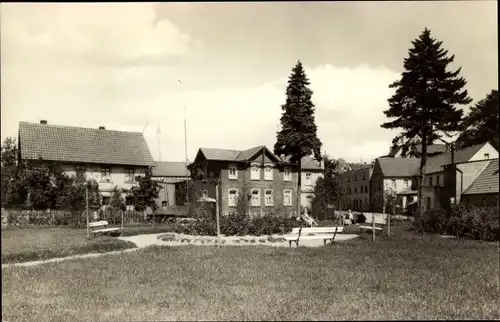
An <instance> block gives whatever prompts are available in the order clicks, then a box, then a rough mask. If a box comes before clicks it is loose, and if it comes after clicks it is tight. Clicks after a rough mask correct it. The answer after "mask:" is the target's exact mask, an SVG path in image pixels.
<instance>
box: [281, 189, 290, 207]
mask: <svg viewBox="0 0 500 322" xmlns="http://www.w3.org/2000/svg"><path fill="white" fill-rule="evenodd" d="M291 205H292V190H283V206H291Z"/></svg>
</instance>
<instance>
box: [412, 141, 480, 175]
mask: <svg viewBox="0 0 500 322" xmlns="http://www.w3.org/2000/svg"><path fill="white" fill-rule="evenodd" d="M483 145H484V143H482V144H477V145H472V146H470V147H467V148H465V149H462V150H456V151H455V163H461V162H467V161H470V159H471V158H472V157H473V156H474V154H476V153H477V151H479V149H481V148H482V147H483ZM419 160H420V159H419ZM450 163H451V152H448V153H443V154H439V155H436V156H433V157H429V158H428V159H427V164H426V166H425V172H426V173H435V172H441V171H443V170H444V169H443V166H444V165H447V164H450Z"/></svg>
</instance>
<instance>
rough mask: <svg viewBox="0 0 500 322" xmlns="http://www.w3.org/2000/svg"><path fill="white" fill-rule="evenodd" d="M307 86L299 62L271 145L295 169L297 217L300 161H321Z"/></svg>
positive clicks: (294, 69) (289, 82)
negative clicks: (311, 157) (313, 159)
mask: <svg viewBox="0 0 500 322" xmlns="http://www.w3.org/2000/svg"><path fill="white" fill-rule="evenodd" d="M309 85H310V83H309V79H308V78H307V76H306V73H305V72H304V68H303V67H302V63H301V62H300V61H298V62H297V64H296V65H295V67H294V68H293V69H292V73H291V75H290V77H289V79H288V87H287V89H286V101H285V104H283V105H282V106H281V109H282V110H283V114H282V116H281V130H280V131H279V132H278V133H277V138H276V143H275V145H274V153H275V154H277V155H279V156H282V155H284V156H285V157H287V158H288V160H289V161H290V162H292V163H295V164H296V165H297V166H298V182H297V184H298V187H297V216H300V214H301V208H300V192H301V191H300V187H301V175H302V171H301V160H302V158H303V157H305V156H310V155H312V154H314V157H315V159H316V160H318V161H321V153H320V150H321V141H320V140H319V139H318V136H317V134H316V131H317V127H316V124H315V121H314V104H313V102H312V101H311V97H312V94H313V92H312V90H310V89H309V87H308V86H309Z"/></svg>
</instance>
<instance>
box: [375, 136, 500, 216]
mask: <svg viewBox="0 0 500 322" xmlns="http://www.w3.org/2000/svg"><path fill="white" fill-rule="evenodd" d="M452 157H453V164H452ZM492 158H498V151H497V150H496V149H495V148H494V147H493V146H492V145H491V144H490V143H482V144H477V145H473V146H470V147H467V148H465V149H461V150H457V151H454V153H453V155H452V153H451V152H446V153H438V154H435V155H434V156H431V157H429V158H427V164H426V167H425V177H424V181H423V189H422V198H423V202H424V209H430V208H445V207H448V206H449V204H450V198H451V197H453V198H454V200H455V201H454V202H455V203H457V204H458V203H460V199H461V195H462V192H463V191H465V190H466V189H467V188H468V187H469V186H470V184H471V183H472V181H473V179H474V178H476V177H477V176H478V175H479V173H480V172H481V171H482V170H483V169H484V167H485V166H486V164H488V163H489V160H490V159H492ZM450 166H453V169H454V170H453V169H450ZM450 171H451V172H450ZM453 172H456V173H455V175H453V174H450V173H453ZM419 173H420V159H419V158H379V159H377V162H376V166H375V168H374V172H373V175H372V183H371V186H372V197H373V200H372V206H373V210H375V211H380V210H381V209H382V208H383V207H382V206H383V204H382V203H381V200H382V199H381V198H382V196H383V195H382V191H389V190H393V191H394V192H395V193H396V195H397V202H398V205H399V206H400V209H401V210H402V211H404V210H405V209H406V208H407V206H408V205H409V204H410V203H415V202H416V201H417V192H418V191H417V178H418V176H419ZM381 180H382V181H383V183H381ZM412 181H413V183H414V184H413V185H412ZM457 186H459V188H456V187H457ZM382 187H383V189H382Z"/></svg>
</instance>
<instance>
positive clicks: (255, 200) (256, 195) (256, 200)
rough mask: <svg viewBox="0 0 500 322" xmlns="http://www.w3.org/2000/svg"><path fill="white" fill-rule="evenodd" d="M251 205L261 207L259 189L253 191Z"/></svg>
mask: <svg viewBox="0 0 500 322" xmlns="http://www.w3.org/2000/svg"><path fill="white" fill-rule="evenodd" d="M251 205H252V207H259V206H260V190H259V189H252V199H251Z"/></svg>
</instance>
